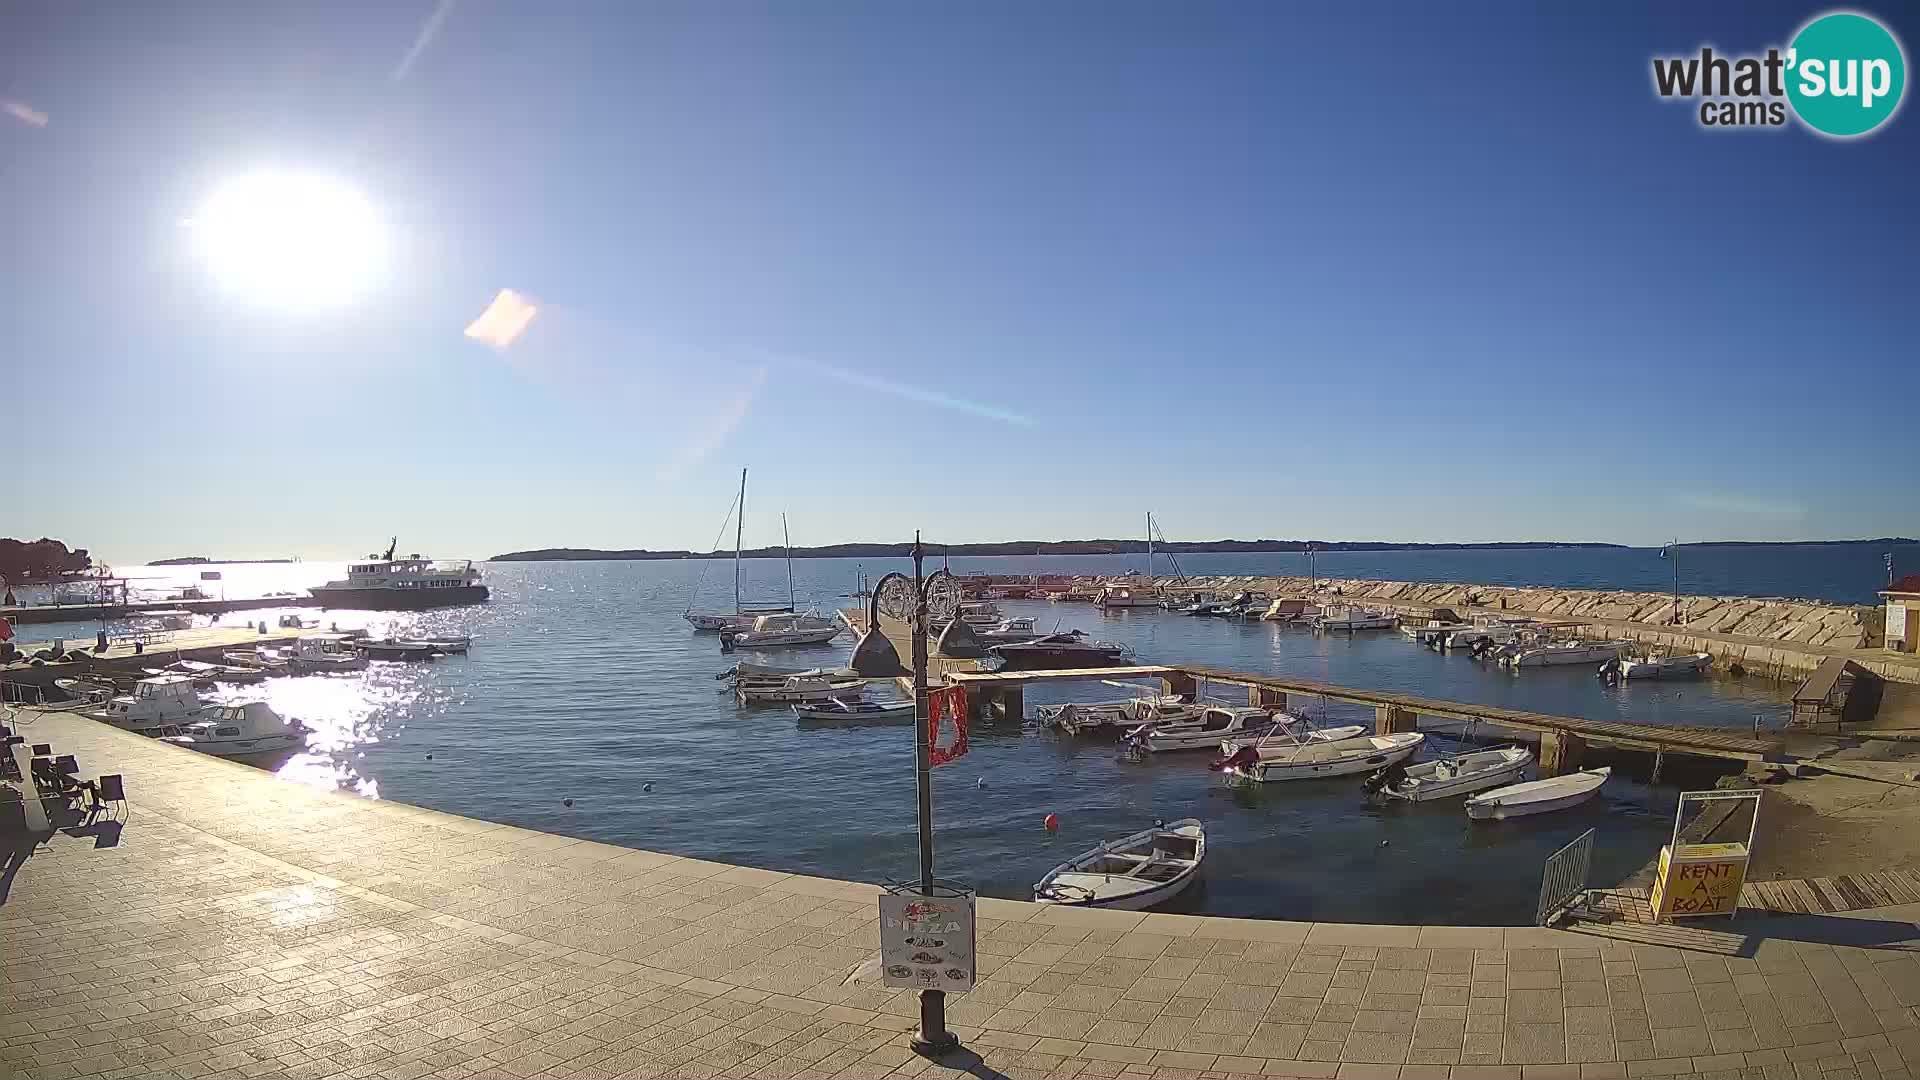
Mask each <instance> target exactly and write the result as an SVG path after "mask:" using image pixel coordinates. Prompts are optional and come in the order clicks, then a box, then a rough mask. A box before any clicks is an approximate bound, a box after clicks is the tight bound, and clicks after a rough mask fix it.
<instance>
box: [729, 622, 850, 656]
mask: <svg viewBox="0 0 1920 1080" xmlns="http://www.w3.org/2000/svg"><path fill="white" fill-rule="evenodd" d="M842 629H843V627H842V626H841V624H840V622H839V621H838V620H835V619H824V618H821V617H820V616H818V615H794V614H786V615H761V616H759V617H758V618H756V619H754V620H753V626H752V627H751V628H749V629H746V630H722V631H720V646H721V648H723V649H733V648H748V649H760V648H774V647H778V646H783V645H824V644H826V643H827V642H829V641H832V640H833V639H834V638H836V637H838V636H840V631H841V630H842Z"/></svg>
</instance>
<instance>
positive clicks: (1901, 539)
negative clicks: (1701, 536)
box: [1680, 536, 1920, 548]
mask: <svg viewBox="0 0 1920 1080" xmlns="http://www.w3.org/2000/svg"><path fill="white" fill-rule="evenodd" d="M1853 544H1872V545H1874V546H1876V547H1883V546H1886V545H1893V546H1896V547H1897V546H1899V545H1901V544H1920V540H1915V539H1914V538H1913V537H1911V536H1882V537H1879V538H1877V539H1873V540H1702V541H1700V542H1699V543H1697V544H1681V545H1680V546H1681V547H1683V548H1730V547H1847V546H1849V545H1853Z"/></svg>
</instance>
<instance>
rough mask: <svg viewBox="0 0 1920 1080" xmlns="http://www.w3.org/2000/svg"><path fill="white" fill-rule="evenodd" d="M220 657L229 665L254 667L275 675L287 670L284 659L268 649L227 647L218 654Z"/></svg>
mask: <svg viewBox="0 0 1920 1080" xmlns="http://www.w3.org/2000/svg"><path fill="white" fill-rule="evenodd" d="M220 659H222V660H225V661H226V662H227V664H228V666H231V667H242V668H256V669H259V670H262V671H267V672H270V673H272V674H275V675H284V674H286V670H287V662H286V660H284V659H283V658H281V656H280V654H278V653H276V652H274V651H272V650H269V649H229V650H227V651H226V652H223V653H221V654H220Z"/></svg>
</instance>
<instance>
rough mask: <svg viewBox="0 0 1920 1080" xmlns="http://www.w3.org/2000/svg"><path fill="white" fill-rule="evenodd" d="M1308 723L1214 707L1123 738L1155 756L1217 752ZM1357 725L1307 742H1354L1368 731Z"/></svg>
mask: <svg viewBox="0 0 1920 1080" xmlns="http://www.w3.org/2000/svg"><path fill="white" fill-rule="evenodd" d="M1305 724H1306V722H1305V721H1303V720H1301V719H1300V718H1299V717H1297V716H1291V715H1288V714H1287V713H1277V714H1276V713H1271V712H1268V711H1267V710H1266V709H1253V708H1239V709H1232V708H1226V707H1223V706H1218V705H1212V706H1208V707H1206V708H1204V709H1202V710H1200V712H1199V713H1198V714H1197V715H1188V716H1182V717H1178V718H1176V719H1171V720H1161V721H1156V722H1153V723H1149V724H1142V725H1140V726H1139V727H1137V728H1134V729H1133V730H1132V731H1129V732H1127V734H1126V735H1125V736H1123V738H1124V740H1125V741H1126V742H1127V744H1128V745H1129V746H1133V747H1137V748H1139V749H1142V750H1149V751H1152V752H1153V753H1156V754H1158V753H1165V752H1167V751H1169V750H1218V749H1219V748H1220V744H1221V743H1222V742H1224V741H1226V740H1228V739H1257V738H1259V737H1261V736H1263V735H1266V734H1267V733H1268V732H1270V731H1272V730H1274V728H1275V727H1283V728H1293V727H1303V726H1305ZM1366 730H1367V729H1366V728H1364V727H1361V726H1360V725H1358V724H1354V725H1351V726H1348V727H1336V728H1327V729H1324V730H1320V729H1313V730H1311V731H1309V732H1308V734H1307V736H1306V737H1307V738H1308V739H1319V740H1321V741H1323V742H1331V741H1334V740H1337V739H1351V738H1353V737H1354V736H1356V735H1361V734H1364V733H1365V732H1366Z"/></svg>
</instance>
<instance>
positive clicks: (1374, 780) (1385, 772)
mask: <svg viewBox="0 0 1920 1080" xmlns="http://www.w3.org/2000/svg"><path fill="white" fill-rule="evenodd" d="M1406 775H1407V767H1406V766H1405V765H1402V764H1401V763H1400V762H1397V761H1396V762H1394V763H1393V764H1391V765H1388V766H1385V767H1383V768H1381V769H1380V770H1379V771H1377V772H1375V773H1374V774H1373V775H1371V776H1369V777H1367V778H1366V780H1365V781H1363V782H1362V783H1361V785H1360V789H1361V790H1362V791H1365V792H1366V793H1367V794H1369V795H1371V794H1373V793H1375V792H1377V791H1380V790H1381V789H1383V788H1385V787H1387V786H1388V785H1389V784H1392V783H1394V782H1395V781H1398V780H1404V779H1405V778H1406Z"/></svg>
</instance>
